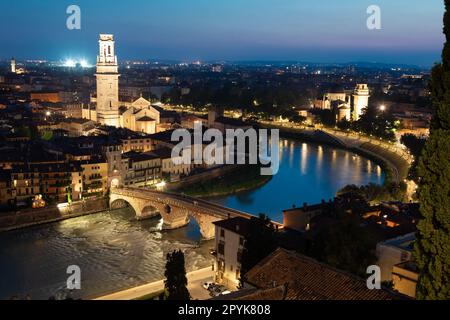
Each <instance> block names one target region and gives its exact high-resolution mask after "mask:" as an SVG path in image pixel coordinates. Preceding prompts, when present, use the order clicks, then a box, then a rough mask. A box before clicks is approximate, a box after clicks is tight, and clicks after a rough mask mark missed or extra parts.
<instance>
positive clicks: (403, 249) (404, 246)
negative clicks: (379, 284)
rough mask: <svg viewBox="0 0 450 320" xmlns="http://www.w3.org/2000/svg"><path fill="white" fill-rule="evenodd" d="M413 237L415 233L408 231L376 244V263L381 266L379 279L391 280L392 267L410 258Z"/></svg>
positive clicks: (414, 237)
mask: <svg viewBox="0 0 450 320" xmlns="http://www.w3.org/2000/svg"><path fill="white" fill-rule="evenodd" d="M415 239H416V235H415V233H410V234H406V235H404V236H400V237H397V238H394V239H389V240H387V241H384V242H380V243H378V244H377V249H376V255H377V259H378V262H377V265H378V266H379V267H380V268H381V281H392V271H393V267H394V266H395V265H397V264H399V263H403V262H407V261H410V260H411V259H412V250H413V244H414V241H415Z"/></svg>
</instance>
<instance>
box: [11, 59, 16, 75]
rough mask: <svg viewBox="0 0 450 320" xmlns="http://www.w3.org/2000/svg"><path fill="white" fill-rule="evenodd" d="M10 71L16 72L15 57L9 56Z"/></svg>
mask: <svg viewBox="0 0 450 320" xmlns="http://www.w3.org/2000/svg"><path fill="white" fill-rule="evenodd" d="M11 73H16V59H14V58H11Z"/></svg>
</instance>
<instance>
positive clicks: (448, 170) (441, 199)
mask: <svg viewBox="0 0 450 320" xmlns="http://www.w3.org/2000/svg"><path fill="white" fill-rule="evenodd" d="M445 9H446V12H445V15H444V34H445V37H446V43H445V45H444V49H443V52H442V63H441V64H439V65H436V66H435V67H434V68H433V72H432V76H431V81H430V90H431V95H432V102H433V107H434V117H433V121H432V124H431V129H430V137H429V139H428V141H427V144H426V146H425V149H424V150H423V152H422V155H421V157H420V159H419V165H418V175H419V179H420V180H419V190H418V193H419V201H420V212H421V215H422V219H421V220H420V222H419V224H418V236H417V241H416V244H415V250H414V256H415V261H416V263H417V266H418V268H419V271H420V276H419V282H418V284H417V294H416V297H417V298H418V299H427V300H436V299H449V298H450V0H445Z"/></svg>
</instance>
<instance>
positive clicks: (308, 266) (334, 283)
mask: <svg viewBox="0 0 450 320" xmlns="http://www.w3.org/2000/svg"><path fill="white" fill-rule="evenodd" d="M246 278H247V283H249V284H250V285H253V286H255V287H257V288H259V289H263V290H265V289H270V288H275V287H277V286H280V285H287V294H286V299H287V300H399V299H407V298H406V297H404V296H402V295H399V294H396V293H394V292H391V291H389V290H387V289H381V290H370V289H368V288H367V284H366V281H365V280H364V279H361V278H358V277H356V276H354V275H352V274H349V273H347V272H345V271H341V270H338V269H335V268H333V267H331V266H328V265H325V264H323V263H320V262H318V261H316V260H314V259H312V258H309V257H306V256H303V255H300V254H298V253H295V252H292V251H287V250H285V249H277V250H276V251H275V252H273V253H272V254H271V255H269V256H268V257H267V258H265V259H264V260H262V261H261V262H260V263H259V264H257V265H256V266H255V267H254V268H252V269H251V270H250V271H249V272H248V273H247V275H246Z"/></svg>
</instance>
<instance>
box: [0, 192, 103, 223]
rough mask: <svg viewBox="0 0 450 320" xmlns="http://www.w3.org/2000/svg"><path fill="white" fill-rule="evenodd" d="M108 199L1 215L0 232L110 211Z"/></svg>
mask: <svg viewBox="0 0 450 320" xmlns="http://www.w3.org/2000/svg"><path fill="white" fill-rule="evenodd" d="M108 208H109V203H108V199H107V198H95V199H89V200H85V201H78V202H73V203H72V204H71V205H70V206H64V207H59V208H58V207H57V206H52V207H47V208H42V209H27V210H21V211H17V212H10V213H6V214H0V231H8V230H14V229H20V228H25V227H30V226H35V225H39V224H44V223H49V222H56V221H61V220H65V219H69V218H75V217H79V216H83V215H88V214H92V213H97V212H101V211H105V210H108Z"/></svg>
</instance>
